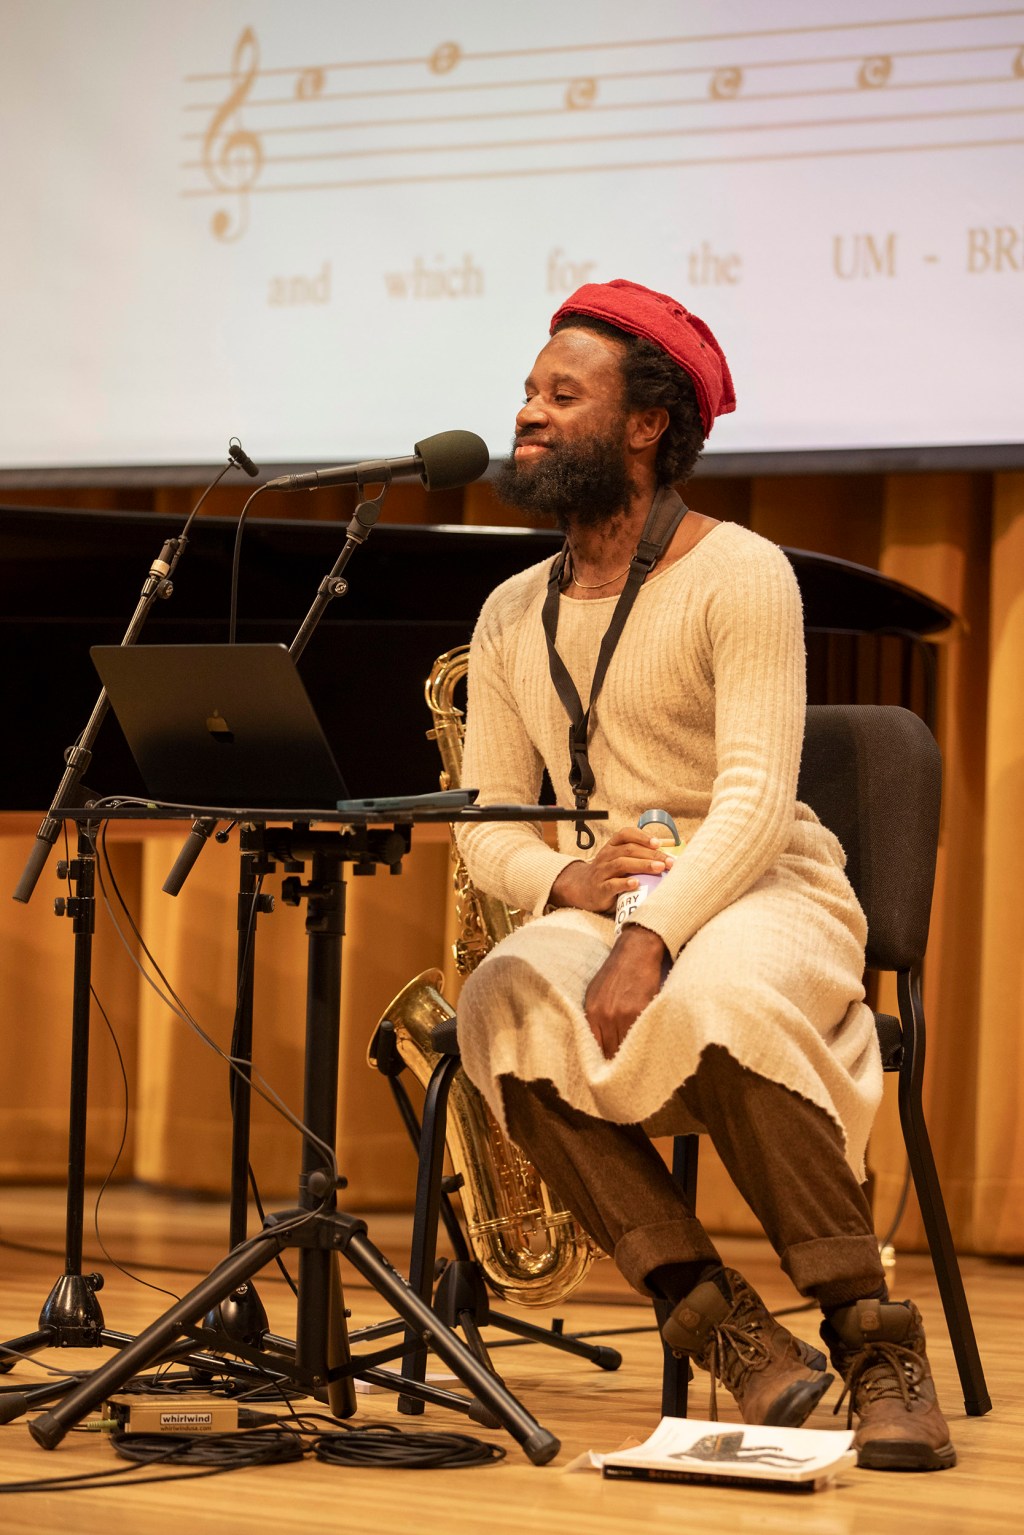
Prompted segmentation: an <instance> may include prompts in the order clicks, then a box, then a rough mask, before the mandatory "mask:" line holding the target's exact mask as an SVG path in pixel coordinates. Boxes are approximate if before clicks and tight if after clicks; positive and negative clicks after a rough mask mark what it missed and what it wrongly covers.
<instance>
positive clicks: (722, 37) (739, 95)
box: [181, 7, 1024, 240]
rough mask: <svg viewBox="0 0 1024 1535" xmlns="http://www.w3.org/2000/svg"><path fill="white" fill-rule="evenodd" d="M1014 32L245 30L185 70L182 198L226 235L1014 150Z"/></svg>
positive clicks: (926, 23) (1017, 139)
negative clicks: (838, 161)
mask: <svg viewBox="0 0 1024 1535" xmlns="http://www.w3.org/2000/svg"><path fill="white" fill-rule="evenodd" d="M832 14H833V15H834V11H833V13H832ZM1022 32H1024V7H1015V8H1012V9H1004V10H991V11H986V12H974V13H973V14H964V15H958V16H927V15H926V16H920V17H916V18H910V19H890V20H886V21H862V20H860V19H856V18H855V13H854V12H853V11H852V7H851V15H850V19H848V20H845V21H836V20H833V21H830V22H829V23H827V24H823V25H818V26H808V27H789V28H766V29H761V30H757V31H750V30H747V31H740V30H737V31H735V32H734V33H728V32H719V33H714V34H710V33H709V34H695V35H692V36H678V37H659V38H637V37H635V36H634V37H628V38H610V37H604V38H601V37H597V38H593V39H591V40H590V41H587V42H580V43H573V44H554V45H551V46H549V47H536V48H511V47H510V48H507V49H499V50H494V49H492V50H489V51H486V52H484V51H479V52H475V51H474V50H473V48H472V47H470V46H468V45H467V43H466V42H465V40H462V41H460V40H455V39H448V40H444V41H441V42H438V43H437V44H436V46H434V47H433V48H432V50H431V51H430V52H428V53H424V54H422V55H420V56H412V57H398V56H396V57H393V58H353V59H334V60H333V61H323V62H305V63H301V64H277V63H273V64H263V63H261V60H260V50H259V44H258V41H257V38H256V35H255V33H254V31H253V29H252V28H251V27H247V28H246V29H245V31H244V32H243V33H242V34H241V36H240V37H239V38H238V41H237V43H236V44H235V48H234V52H233V55H232V59H231V66H230V69H229V70H227V71H216V72H212V73H207V74H194V75H189V76H187V77H186V80H185V91H186V101H185V114H186V125H187V126H186V129H185V132H184V134H183V138H184V142H185V145H186V158H185V160H184V162H183V165H182V172H183V185H182V188H181V193H182V196H183V197H186V198H215V199H218V200H219V206H218V207H217V209H216V211H215V212H214V215H213V217H212V219H211V222H210V228H211V230H212V233H213V234H214V236H215V237H216V238H217V239H220V240H237V239H238V238H239V237H240V236H241V235H242V234H243V233H244V232H245V229H246V227H247V224H248V218H249V204H250V199H251V198H253V197H256V196H264V195H270V194H282V193H291V194H296V195H298V194H303V193H306V194H311V193H313V192H318V193H322V192H352V191H356V190H358V189H360V188H372V187H380V186H397V185H403V184H414V183H443V182H459V181H470V180H502V179H510V178H520V179H528V178H531V177H551V176H571V175H585V174H587V173H590V172H597V171H600V172H609V171H615V170H620V171H629V170H631V169H640V168H643V169H644V170H645V171H651V170H658V169H664V170H666V171H673V170H675V171H678V170H680V169H685V168H687V167H692V166H714V165H716V164H723V165H734V164H742V163H744V162H749V163H752V164H753V163H764V162H767V161H785V160H813V159H823V158H828V157H834V156H848V155H871V154H899V153H914V154H920V153H926V152H928V151H930V150H946V151H948V150H950V149H957V148H960V149H966V150H969V149H971V148H991V147H993V146H998V145H1011V144H1020V143H1021V142H1024V138H1022V133H1024V125H1022V122H1021V118H1020V114H1021V113H1022V112H1024V93H1022V91H1021V81H1022V79H1024V46H1022V43H1021V36H1022ZM197 119H198V121H199V122H200V123H202V124H203V126H202V127H195V126H193V125H194V124H195V123H196V121H197ZM196 147H198V156H197V155H196ZM225 198H227V199H229V201H228V203H227V205H225Z"/></svg>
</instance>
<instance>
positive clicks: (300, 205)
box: [0, 0, 1024, 468]
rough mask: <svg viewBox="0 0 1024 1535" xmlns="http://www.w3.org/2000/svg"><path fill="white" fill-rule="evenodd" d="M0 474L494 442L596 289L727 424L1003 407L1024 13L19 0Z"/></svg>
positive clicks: (981, 434)
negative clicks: (574, 307) (614, 287)
mask: <svg viewBox="0 0 1024 1535" xmlns="http://www.w3.org/2000/svg"><path fill="white" fill-rule="evenodd" d="M0 14H2V20H3V34H2V35H3V46H2V52H0V114H2V118H3V122H4V155H3V161H2V165H0V199H2V207H3V210H4V230H3V240H2V246H0V261H2V264H3V282H2V284H0V314H2V323H3V336H4V366H3V382H2V386H0V388H2V396H0V404H2V408H0V467H6V468H11V467H20V466H37V467H46V466H62V465H69V466H75V465H80V466H89V465H100V464H108V465H139V464H143V465H144V464H152V465H175V464H205V463H211V462H215V461H217V460H219V459H221V458H222V456H223V453H224V448H225V445H226V440H227V438H228V436H230V435H231V434H232V433H237V434H238V435H239V436H240V437H241V438H242V440H243V442H244V444H245V446H246V448H247V450H248V451H249V453H250V454H251V455H252V456H253V457H254V458H255V459H257V461H259V462H262V463H285V462H287V463H295V462H309V463H323V462H337V461H345V460H348V459H355V458H361V457H369V456H375V455H378V454H386V455H393V454H405V453H408V452H410V451H411V447H412V443H413V442H414V441H415V440H416V439H418V438H420V437H422V436H425V435H427V434H429V433H432V432H435V431H441V430H446V429H448V428H451V427H461V428H466V429H469V430H472V431H476V432H479V433H480V434H481V435H482V436H483V437H484V438H485V439H486V440H487V442H488V445H489V446H490V449H491V452H492V454H502V453H503V452H504V451H506V448H507V444H508V440H509V436H510V433H511V426H512V418H513V415H514V412H515V409H516V406H517V403H518V400H519V397H520V392H521V391H520V384H521V380H522V378H523V377H524V376H525V374H526V372H527V371H528V370H529V368H530V366H531V364H532V362H533V358H534V356H535V353H536V351H537V350H538V349H539V347H540V346H541V345H542V344H543V341H544V338H545V335H546V330H547V323H548V319H549V317H550V315H551V313H552V311H553V310H554V308H555V307H556V306H557V304H558V303H559V302H560V301H561V299H562V298H563V297H564V296H565V294H567V293H568V292H569V291H571V290H572V289H573V288H574V287H575V286H577V285H578V284H579V283H580V282H582V281H586V280H602V279H607V278H611V277H616V276H625V277H630V278H633V279H635V280H638V281H640V282H643V283H646V284H648V285H650V286H652V287H655V288H659V289H662V290H665V291H668V292H670V293H672V294H673V295H675V296H676V297H678V298H680V299H681V300H682V301H683V302H684V303H685V304H687V305H688V306H689V307H690V308H692V309H693V310H695V311H696V313H698V314H699V315H701V316H702V317H703V318H704V319H705V320H707V322H708V323H709V324H710V325H711V326H712V328H713V329H714V330H715V332H716V333H717V334H718V336H719V338H720V340H721V341H722V343H723V345H724V347H725V350H726V352H727V354H728V356H729V359H730V363H731V365H732V370H733V374H734V377H735V381H736V388H737V394H738V397H739V409H738V411H737V413H736V414H735V416H733V417H731V418H729V419H727V420H724V421H722V422H720V423H719V424H718V425H717V426H716V428H715V431H714V433H713V436H712V439H711V443H710V448H711V450H714V451H718V452H723V451H728V452H730V453H734V452H741V451H758V452H763V451H774V450H786V451H794V450H815V449H828V448H859V447H868V448H885V447H896V446H902V445H910V446H929V445H933V446H934V445H943V444H949V445H952V444H998V443H1012V442H1015V441H1018V440H1019V437H1020V422H1021V401H1022V398H1024V389H1022V386H1021V382H1020V359H1021V357H1022V355H1024V203H1022V200H1021V188H1022V186H1024V119H1022V115H1021V114H1022V112H1024V7H1021V6H1002V7H1000V6H998V5H990V6H984V5H976V6H972V5H970V4H965V3H964V0H959V3H957V0H917V3H913V0H891V3H883V0H834V3H830V4H828V5H824V4H821V3H819V0H813V3H812V0H729V3H728V4H724V3H718V4H715V3H703V4H702V3H694V4H690V3H683V0H671V3H659V0H634V3H632V4H628V5H627V4H623V3H621V0H616V3H613V4H605V3H598V0H583V3H576V0H562V3H560V4H558V5H554V4H550V3H547V0H545V3H535V0H523V3H519V4H516V5H514V6H505V5H497V4H494V5H491V4H489V3H487V4H485V3H482V0H474V3H444V0H431V3H429V4H426V3H420V0H404V3H403V0H378V3H376V4H372V5H367V4H365V3H362V0H361V3H358V4H356V3H348V0H329V3H328V0H287V3H284V0H281V3H271V0H262V3H259V0H249V3H241V0H217V4H214V5H211V4H209V3H206V0H175V3H174V4H173V5H170V4H167V3H166V0H132V3H128V0H88V3H83V0H4V4H3V6H2V11H0Z"/></svg>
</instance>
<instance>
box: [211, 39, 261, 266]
mask: <svg viewBox="0 0 1024 1535" xmlns="http://www.w3.org/2000/svg"><path fill="white" fill-rule="evenodd" d="M259 62H260V50H259V45H258V43H257V41H256V35H255V33H254V32H253V30H252V27H246V29H245V31H244V32H243V33H242V35H241V37H240V38H239V39H238V42H237V43H236V44H235V52H234V56H233V57H232V60H231V81H232V89H231V93H230V95H229V96H228V98H227V100H226V101H225V102H223V104H222V105H221V106H220V107H218V109H217V111H216V112H215V113H214V115H213V118H212V120H211V122H210V126H209V127H208V128H207V130H206V134H205V136H204V138H203V165H204V167H205V169H206V174H207V176H208V177H209V178H210V180H211V182H212V183H213V185H214V186H215V187H216V188H217V189H218V191H224V192H235V193H237V194H238V199H239V211H238V216H237V218H236V219H235V220H234V221H233V220H232V216H231V214H230V213H229V212H228V210H227V209H226V208H218V209H217V212H216V213H215V214H214V215H213V218H212V219H211V220H210V228H211V230H212V231H213V233H214V235H215V236H216V238H217V239H218V240H237V239H239V237H240V236H241V235H243V234H244V233H245V230H246V228H247V227H248V222H249V200H248V197H247V196H246V193H247V192H248V190H249V188H250V187H251V186H252V185H253V183H254V182H255V180H256V178H257V177H258V176H259V173H260V171H261V170H262V168H263V145H262V143H261V142H260V138H259V135H258V134H255V133H252V132H251V131H250V130H249V129H247V128H243V127H241V126H240V123H239V122H238V119H237V113H238V111H239V109H240V107H241V106H242V103H243V102H244V101H245V99H246V97H247V96H248V94H249V91H250V88H251V86H252V82H253V80H254V79H255V78H256V75H257V73H258V71H259ZM231 118H234V119H235V123H234V125H233V126H230V127H229V119H231Z"/></svg>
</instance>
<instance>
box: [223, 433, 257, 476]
mask: <svg viewBox="0 0 1024 1535" xmlns="http://www.w3.org/2000/svg"><path fill="white" fill-rule="evenodd" d="M228 457H229V458H231V459H233V460H234V462H235V463H236V464H237V465H238V467H239V469H244V470H245V472H246V474H248V475H250V476H251V477H252V479H255V478H256V476H257V475H258V474H259V472H260V471H259V468H258V467H257V465H256V464H254V463H253V461H252V459H251V458H250V457H249V455H248V453H247V452H246V451H245V449H244V448H243V447H242V444H241V443H240V442H239V440H238V438H237V437H232V439H231V441H230V442H229V443H228Z"/></svg>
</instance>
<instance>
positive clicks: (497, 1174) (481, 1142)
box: [369, 645, 598, 1306]
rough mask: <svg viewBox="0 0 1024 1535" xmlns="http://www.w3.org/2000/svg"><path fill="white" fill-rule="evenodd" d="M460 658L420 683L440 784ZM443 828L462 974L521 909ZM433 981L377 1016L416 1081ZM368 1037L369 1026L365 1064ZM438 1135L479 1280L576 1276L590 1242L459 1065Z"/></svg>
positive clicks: (527, 1282) (547, 1291)
mask: <svg viewBox="0 0 1024 1535" xmlns="http://www.w3.org/2000/svg"><path fill="white" fill-rule="evenodd" d="M468 665H469V646H468V645H460V646H458V647H456V649H454V650H449V651H447V652H446V653H445V654H444V655H443V656H439V657H438V659H437V660H436V661H435V663H434V667H433V670H432V671H431V674H430V677H429V678H428V680H427V683H426V686H425V689H424V691H425V694H426V700H427V705H428V707H429V709H430V711H431V714H432V716H433V719H434V729H433V730H431V731H429V732H428V739H430V740H433V741H436V742H437V744H438V749H439V750H440V753H441V762H442V767H443V771H442V773H441V787H442V788H443V789H453V788H458V787H459V786H460V777H461V771H462V743H463V738H464V734H465V718H464V714H463V711H462V710H461V709H458V708H456V706H455V703H454V694H455V689H456V687H457V686H458V684H459V683H460V682H461V681H462V679H463V678H464V677H465V675H466V671H467V668H468ZM451 836H452V865H453V870H452V880H453V885H454V889H455V898H456V912H457V916H458V924H459V936H458V939H457V941H456V943H455V945H454V950H453V952H454V956H455V964H456V968H457V970H458V972H459V974H460V975H462V976H466V975H469V973H470V972H471V971H472V970H474V969H475V968H476V966H477V965H478V964H479V963H480V961H481V959H483V957H484V955H485V954H486V953H487V952H488V950H489V949H491V948H492V947H493V945H494V944H495V943H497V942H498V940H499V939H501V938H504V937H505V936H506V935H507V934H509V933H511V932H513V931H514V930H515V928H517V927H518V926H519V925H520V923H521V922H522V920H523V917H522V914H521V913H520V912H517V911H513V910H510V908H509V907H507V906H506V905H505V904H504V903H503V902H502V901H498V900H495V899H494V898H493V897H492V896H488V895H485V894H484V893H483V891H480V890H478V889H477V888H476V887H475V886H474V885H473V883H472V881H471V880H470V878H469V874H468V871H467V869H466V865H465V862H464V860H463V858H462V855H461V853H460V852H459V849H458V844H457V843H456V840H455V834H454V830H452V832H451ZM443 984H444V977H443V976H442V974H441V972H440V970H425V971H423V973H422V974H421V975H418V976H416V977H415V979H414V980H412V981H410V982H409V984H408V985H407V986H405V987H404V988H403V990H402V991H401V992H399V994H398V996H397V997H396V998H395V999H394V1001H393V1002H392V1003H391V1006H390V1007H389V1008H388V1009H387V1011H386V1012H385V1014H384V1019H386V1020H387V1021H388V1022H390V1023H391V1025H392V1027H393V1028H394V1033H395V1044H396V1046H397V1049H398V1053H399V1055H400V1056H401V1057H402V1060H403V1061H404V1062H405V1064H406V1065H407V1066H408V1067H409V1069H410V1070H411V1071H412V1074H413V1076H414V1077H416V1079H417V1081H418V1082H420V1083H421V1084H422V1085H423V1086H424V1087H426V1085H427V1083H428V1082H429V1080H430V1076H431V1073H432V1072H433V1070H434V1067H435V1066H436V1065H437V1063H438V1061H439V1060H440V1058H441V1057H440V1056H439V1054H438V1052H437V1051H436V1050H435V1049H434V1048H433V1045H432V1040H431V1035H432V1031H433V1029H434V1026H435V1024H439V1023H444V1022H448V1021H450V1020H451V1019H452V1018H454V1016H455V1009H454V1008H453V1007H452V1005H451V1003H450V1002H448V1001H447V1000H446V998H445V996H444V994H443V990H442V988H443ZM378 1027H379V1025H378ZM375 1041H376V1031H375V1033H374V1043H371V1045H370V1056H369V1058H370V1064H371V1065H373V1064H375V1053H374V1052H375ZM446 1138H447V1145H448V1154H449V1157H450V1158H451V1162H452V1166H453V1168H454V1170H455V1172H456V1173H458V1174H461V1177H462V1183H461V1187H460V1190H459V1196H460V1198H461V1200H462V1209H463V1214H464V1216H465V1220H466V1231H467V1238H468V1241H469V1245H470V1248H471V1249H472V1252H473V1255H474V1257H475V1258H476V1261H477V1263H478V1264H479V1265H480V1268H481V1269H482V1271H483V1274H484V1277H485V1278H486V1280H487V1283H488V1284H489V1286H490V1287H491V1289H492V1290H493V1291H494V1293H495V1294H496V1295H497V1296H498V1297H499V1298H500V1299H501V1300H503V1301H506V1302H509V1303H512V1304H515V1305H519V1306H549V1305H556V1304H557V1303H558V1302H559V1301H560V1300H562V1299H564V1297H565V1296H567V1295H569V1294H570V1293H571V1292H572V1291H573V1290H574V1289H575V1288H576V1286H577V1285H578V1284H580V1282H581V1281H582V1280H583V1278H584V1277H585V1275H586V1274H587V1271H588V1270H589V1268H590V1265H591V1263H592V1262H593V1261H594V1259H595V1257H597V1255H598V1254H597V1249H596V1248H595V1246H594V1244H593V1242H592V1241H591V1239H590V1237H589V1236H587V1234H586V1233H585V1232H584V1231H583V1230H582V1228H581V1227H580V1226H579V1224H578V1223H577V1221H576V1219H575V1217H574V1216H573V1215H572V1214H571V1213H570V1212H569V1211H568V1210H565V1209H561V1208H559V1206H558V1204H557V1202H556V1200H555V1199H554V1197H553V1196H552V1193H551V1191H550V1189H548V1188H547V1186H546V1185H545V1184H544V1183H543V1182H542V1180H541V1178H540V1176H539V1174H538V1172H537V1170H536V1168H535V1167H534V1166H533V1164H532V1163H531V1162H528V1161H527V1159H526V1158H525V1157H524V1155H523V1153H522V1152H521V1151H520V1150H519V1148H518V1147H517V1146H516V1145H515V1143H514V1142H512V1141H510V1140H509V1138H508V1137H507V1136H506V1135H505V1133H504V1131H503V1130H502V1129H501V1126H500V1125H499V1124H498V1122H497V1120H496V1119H495V1117H494V1115H493V1114H492V1113H491V1110H490V1109H489V1107H488V1106H487V1103H486V1102H485V1100H484V1098H483V1096H482V1094H481V1093H479V1092H478V1091H477V1089H476V1088H475V1087H474V1086H473V1084H472V1083H471V1082H470V1081H469V1079H468V1077H467V1076H466V1075H465V1072H463V1071H462V1070H461V1069H460V1070H459V1071H458V1073H457V1074H456V1076H455V1079H454V1081H453V1083H452V1088H451V1094H450V1097H449V1100H448V1129H447V1137H446Z"/></svg>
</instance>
